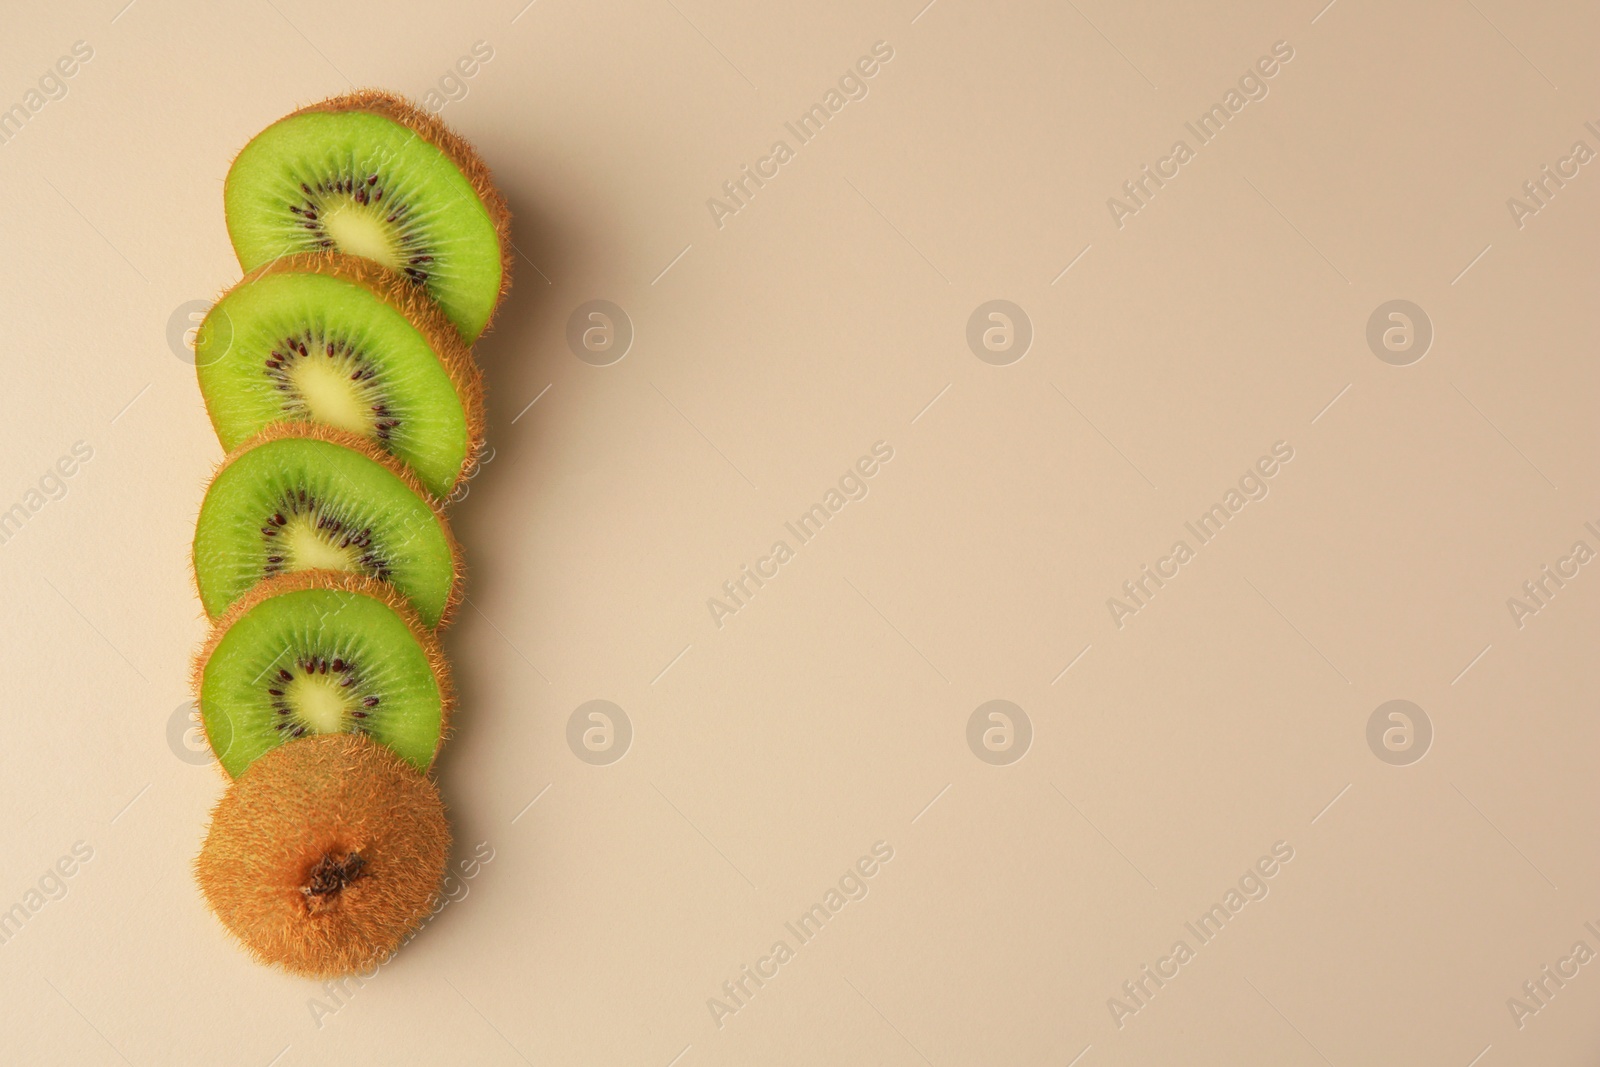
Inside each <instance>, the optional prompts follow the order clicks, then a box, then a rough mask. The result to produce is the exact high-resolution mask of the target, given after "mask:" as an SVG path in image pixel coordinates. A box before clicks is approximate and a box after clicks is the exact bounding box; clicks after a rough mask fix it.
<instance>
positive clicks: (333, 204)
mask: <svg viewBox="0 0 1600 1067" xmlns="http://www.w3.org/2000/svg"><path fill="white" fill-rule="evenodd" d="M330 103H332V102H330ZM419 124H420V123H419ZM479 167H481V164H479ZM475 176H476V175H475ZM484 180H486V178H485V179H484ZM497 195H498V194H494V196H495V197H496V198H497ZM223 202H224V209H225V212H226V218H227V224H228V233H229V235H230V236H231V237H232V239H233V247H234V251H235V252H236V253H237V254H238V256H239V263H240V264H241V265H242V266H243V267H244V269H245V270H247V271H248V270H253V269H254V268H255V267H257V266H259V265H261V264H262V263H266V262H268V261H269V260H272V259H276V258H278V257H279V256H283V255H287V254H289V253H292V252H316V251H324V250H329V249H337V250H338V251H341V252H344V253H347V254H349V255H356V256H362V257H365V258H367V259H370V260H373V261H375V262H377V263H380V264H382V265H383V266H385V267H387V268H389V269H390V270H392V271H396V272H398V273H400V274H402V275H404V276H405V277H406V278H408V279H410V280H411V282H412V283H414V284H415V285H418V286H421V287H423V288H425V289H426V290H427V291H428V293H429V294H431V295H432V297H433V298H434V299H435V300H437V301H438V303H439V306H440V307H441V308H443V309H444V313H445V314H446V315H447V316H448V317H449V319H450V321H451V322H453V323H455V325H456V328H457V329H458V330H460V331H461V336H462V337H463V338H464V339H465V340H466V341H467V343H468V344H471V343H472V342H473V341H475V340H477V338H478V335H479V334H481V333H482V332H483V330H484V327H485V326H486V325H487V324H488V322H489V319H490V317H491V316H492V315H493V313H494V309H495V305H496V304H497V303H498V302H499V299H500V293H501V291H502V289H503V287H504V282H505V274H504V263H503V259H502V257H503V250H502V245H501V239H500V231H499V228H498V227H497V225H496V218H495V216H494V215H492V214H491V207H490V205H486V204H485V202H484V200H483V199H482V198H481V197H480V196H479V192H478V189H477V188H475V185H474V181H473V178H472V177H469V175H468V174H466V173H463V171H462V169H461V168H460V167H458V166H457V164H456V162H455V161H453V160H452V159H451V157H450V156H449V155H447V154H446V153H445V152H444V151H443V150H441V147H440V146H439V145H437V144H435V143H433V142H432V141H430V140H429V139H428V138H427V137H425V136H423V135H421V134H419V132H417V130H415V129H413V128H411V127H409V126H407V125H405V124H404V123H402V122H400V121H396V119H395V118H393V117H390V115H389V114H384V113H380V112H379V111H378V110H359V109H356V110H319V109H316V108H312V109H307V110H304V111H300V112H296V113H295V114H292V115H290V116H288V117H287V118H284V119H281V120H279V121H278V122H276V123H274V124H273V125H271V126H269V127H267V128H266V129H265V130H264V131H262V132H261V133H260V134H258V135H257V136H256V138H255V139H254V140H252V141H251V142H250V143H249V144H248V145H246V146H245V148H244V150H243V151H242V152H240V153H239V155H238V157H237V158H236V159H235V160H234V161H233V166H232V168H230V169H229V171H228V177H227V181H226V183H225V185H224V187H223ZM495 206H497V207H498V204H496V205H495Z"/></svg>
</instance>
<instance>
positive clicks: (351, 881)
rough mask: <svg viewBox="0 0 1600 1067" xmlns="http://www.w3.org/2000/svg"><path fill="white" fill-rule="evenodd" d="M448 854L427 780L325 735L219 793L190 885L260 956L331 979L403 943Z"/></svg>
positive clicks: (429, 903) (379, 753) (435, 889)
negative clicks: (195, 884) (196, 884)
mask: <svg viewBox="0 0 1600 1067" xmlns="http://www.w3.org/2000/svg"><path fill="white" fill-rule="evenodd" d="M449 853H450V824H449V822H448V821H446V819H445V812H444V804H443V803H442V802H441V801H440V799H439V790H438V789H437V788H436V787H435V786H434V784H433V783H432V782H431V781H429V780H428V779H427V778H426V777H425V776H423V775H421V774H418V773H417V771H416V770H415V769H414V768H412V767H411V766H410V765H409V764H407V763H406V762H405V761H404V760H401V759H400V758H399V757H398V756H396V755H395V754H394V753H393V752H391V751H389V750H388V749H386V748H384V747H383V746H382V745H378V744H374V743H373V742H372V741H370V740H368V739H366V738H363V737H356V736H352V735H349V734H333V735H328V736H322V737H306V738H302V739H300V740H298V741H295V742H293V743H292V744H287V745H282V746H280V747H278V748H276V749H274V750H273V751H271V752H269V753H267V754H266V755H264V756H262V757H261V758H260V759H259V760H257V761H256V762H255V763H254V764H252V765H251V767H250V771H249V773H247V774H245V775H244V776H243V777H242V778H240V779H239V780H238V781H237V782H235V783H234V784H233V785H232V787H230V788H229V789H228V791H227V792H226V793H225V794H223V797H222V800H221V801H220V802H219V803H218V804H217V807H216V810H215V811H214V812H213V813H212V815H211V827H210V829H209V830H207V832H206V840H205V844H204V845H202V846H201V849H200V855H199V856H198V857H197V858H196V860H195V878H196V880H197V881H198V882H199V883H200V890H201V892H202V893H204V894H205V898H206V903H207V904H209V905H210V906H211V910H212V911H213V912H215V913H216V915H217V918H219V919H220V920H222V924H223V926H225V927H227V929H228V931H229V932H230V933H232V934H233V935H234V936H235V937H237V938H238V939H239V940H240V941H241V942H243V944H244V946H245V948H246V949H248V950H249V951H250V953H251V954H252V955H254V956H255V957H256V958H257V959H259V960H261V961H262V962H263V963H270V964H276V965H278V966H280V967H283V968H284V969H285V970H288V971H291V972H293V973H295V974H299V975H304V976H307V977H313V978H333V977H338V976H340V975H346V974H353V973H355V972H358V971H359V972H370V971H371V970H372V969H373V968H375V967H376V966H377V965H378V964H380V963H382V962H383V961H384V960H385V959H387V958H388V957H389V956H391V955H393V954H394V952H395V951H396V950H397V949H399V948H400V946H401V945H403V944H404V943H405V942H406V941H407V940H408V939H409V937H410V935H411V934H412V933H413V932H414V931H415V930H416V929H417V928H418V927H419V926H420V925H421V924H422V922H423V920H424V919H426V918H427V916H428V914H429V912H430V911H431V910H432V907H433V905H434V902H435V901H436V900H437V899H438V894H439V888H440V885H441V884H442V882H443V880H444V871H445V864H446V862H447V860H448V858H449Z"/></svg>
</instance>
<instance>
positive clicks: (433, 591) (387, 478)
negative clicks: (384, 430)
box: [194, 423, 461, 629]
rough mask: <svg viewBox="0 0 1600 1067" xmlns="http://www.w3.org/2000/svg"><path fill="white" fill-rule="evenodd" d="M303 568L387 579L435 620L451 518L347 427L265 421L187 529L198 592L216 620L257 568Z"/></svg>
mask: <svg viewBox="0 0 1600 1067" xmlns="http://www.w3.org/2000/svg"><path fill="white" fill-rule="evenodd" d="M312 569H322V570H334V571H349V572H352V573H356V574H365V575H368V576H369V577H372V578H378V579H381V580H382V581H385V582H388V583H389V584H390V585H392V586H394V588H395V590H396V591H397V592H399V593H400V594H401V595H402V596H404V597H406V598H407V599H408V600H410V601H411V606H412V607H413V608H415V609H416V612H417V615H418V616H419V617H420V618H421V619H422V622H423V624H424V625H425V626H428V627H430V628H434V629H437V628H438V627H439V626H440V625H441V624H443V623H444V622H446V621H448V617H449V615H450V614H451V611H452V609H454V607H455V604H456V598H457V596H458V591H459V586H460V582H461V566H460V563H459V554H458V552H457V548H456V544H455V539H454V538H453V537H451V535H450V526H449V523H448V522H447V521H446V519H445V517H444V515H443V513H441V512H440V511H439V509H438V508H437V506H436V505H434V504H433V503H432V502H430V501H429V499H428V497H427V495H426V494H425V493H423V491H422V486H421V484H420V483H418V482H417V480H416V478H415V476H413V475H412V474H411V472H410V471H409V470H407V469H406V468H405V467H402V466H401V465H400V464H398V463H396V462H395V461H394V460H393V459H391V458H390V457H389V456H388V455H386V454H385V453H383V452H380V451H378V450H377V449H376V448H373V447H372V446H371V445H370V444H368V443H367V442H366V441H365V440H363V439H362V438H360V437H357V436H355V435H354V434H348V433H344V432H342V431H340V430H330V429H328V428H326V427H323V426H317V425H313V424H309V423H274V424H273V425H272V426H269V427H268V428H267V429H266V430H264V431H262V432H261V433H259V434H257V435H256V436H255V437H253V438H251V439H250V440H248V441H246V442H245V443H244V444H243V445H241V446H240V447H239V449H238V450H237V451H235V452H234V453H233V454H232V455H230V456H229V457H228V458H227V459H226V460H224V461H223V463H222V467H221V468H220V469H219V470H218V471H217V473H216V476H215V477H214V478H213V479H212V480H211V486H210V488H208V489H207V490H206V497H205V501H204V502H203V503H202V504H201V505H200V520H199V522H198V523H197V524H196V528H195V534H194V575H195V584H196V585H197V586H198V587H199V590H200V603H201V604H202V606H204V608H205V611H206V615H207V616H209V617H210V618H211V619H212V620H213V621H215V620H216V619H217V618H218V617H220V616H221V615H222V614H223V612H225V611H227V610H228V607H229V605H231V604H232V603H233V602H234V601H235V600H238V599H239V597H241V596H243V595H244V594H245V593H247V592H249V591H250V588H251V587H252V586H254V585H255V584H256V583H257V582H258V581H260V580H261V579H262V578H270V577H272V576H273V575H276V574H287V573H291V572H294V571H303V570H312Z"/></svg>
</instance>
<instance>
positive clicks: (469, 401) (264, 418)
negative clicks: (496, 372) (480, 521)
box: [194, 253, 483, 498]
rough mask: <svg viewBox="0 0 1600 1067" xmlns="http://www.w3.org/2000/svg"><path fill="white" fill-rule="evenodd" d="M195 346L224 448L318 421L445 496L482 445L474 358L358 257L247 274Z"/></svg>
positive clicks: (402, 288) (419, 301) (439, 319)
mask: <svg viewBox="0 0 1600 1067" xmlns="http://www.w3.org/2000/svg"><path fill="white" fill-rule="evenodd" d="M194 350H195V367H196V372H197V374H198V375H199V378H200V392H201V393H202V394H203V395H204V397H205V401H206V410H207V412H208V413H209V414H210V416H211V424H212V426H214V427H215V428H216V431H217V437H218V438H219V439H220V440H221V441H222V447H223V448H226V449H228V450H229V451H232V450H233V449H235V448H238V447H239V445H240V444H242V443H243V442H244V440H245V439H246V438H247V437H249V436H251V435H252V434H254V433H257V432H259V431H260V430H261V429H262V428H263V427H265V426H266V425H267V424H269V423H272V422H276V421H279V420H284V419H287V420H303V421H308V422H317V423H321V424H323V425H326V426H332V427H334V428H335V429H340V430H347V431H349V432H351V433H355V434H360V435H361V436H363V437H366V438H368V439H369V440H371V441H372V442H373V443H374V444H376V445H377V446H378V447H379V448H382V449H383V450H384V451H386V452H389V453H391V454H392V455H394V456H396V457H398V458H399V459H400V460H401V461H402V462H404V463H405V464H407V465H408V466H410V467H411V469H412V470H414V471H416V472H417V477H418V478H420V479H421V480H422V484H423V485H424V486H426V487H427V489H428V492H430V493H432V494H433V495H434V496H437V497H441V498H442V497H444V496H447V495H448V494H449V492H450V490H451V489H452V488H453V487H454V486H455V484H456V481H457V479H459V478H460V477H461V475H462V472H463V471H465V470H466V469H467V468H468V467H469V466H470V464H471V463H472V461H473V459H474V457H475V456H476V455H477V451H478V449H479V448H480V447H481V446H482V444H483V384H482V378H481V376H480V374H479V372H478V367H477V364H476V363H474V362H473V359H472V354H471V352H469V351H468V350H467V347H466V345H464V344H463V343H462V341H461V338H460V337H459V336H458V335H457V334H456V332H455V329H454V328H453V327H452V326H451V325H450V323H449V322H448V321H447V320H446V319H445V318H444V316H443V315H441V314H440V313H439V310H438V308H436V307H434V306H433V304H432V302H431V301H429V300H428V299H427V297H426V296H425V295H424V294H422V293H420V292H418V291H417V290H415V289H413V288H411V287H410V286H408V285H406V284H405V283H404V282H401V281H398V280H396V279H395V277H394V276H393V275H392V274H389V273H388V272H387V271H384V270H383V269H382V268H379V267H377V266H375V265H373V264H372V263H370V262H368V261H367V260H364V259H359V258H356V257H354V256H342V255H339V254H337V253H324V254H320V255H315V254H312V255H296V256H290V257H288V258H286V259H281V260H276V261H274V262H272V263H269V264H267V265H265V266H263V267H260V268H258V269H257V270H254V271H251V272H250V273H249V274H248V275H246V276H245V278H244V280H243V281H241V282H239V284H237V285H235V286H234V287H233V288H232V289H230V290H228V292H226V293H224V294H223V296H222V298H221V299H220V300H218V301H217V303H216V305H215V306H214V307H212V309H211V311H210V312H209V313H208V314H207V315H206V317H205V320H204V321H203V322H201V324H200V329H199V330H198V331H197V332H196V334H195V349H194Z"/></svg>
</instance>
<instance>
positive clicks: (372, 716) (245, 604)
mask: <svg viewBox="0 0 1600 1067" xmlns="http://www.w3.org/2000/svg"><path fill="white" fill-rule="evenodd" d="M194 683H195V692H196V694H197V698H198V701H199V704H200V721H201V723H202V724H203V725H204V726H205V731H206V740H207V741H208V742H209V743H210V745H211V751H212V752H213V753H214V754H215V755H216V757H217V761H218V762H219V763H221V764H222V769H223V770H225V771H227V772H228V775H229V776H230V777H232V778H237V777H239V775H241V774H243V773H244V771H245V768H247V767H249V766H250V764H251V763H252V762H253V761H254V760H255V759H256V758H257V757H259V756H261V755H262V754H263V753H266V752H269V751H271V750H272V749H273V748H276V747H277V746H279V745H281V744H284V743H286V742H289V741H292V740H294V739H295V738H300V737H305V736H307V735H310V734H335V733H353V734H364V735H366V736H368V737H371V738H372V739H373V740H375V741H379V742H381V743H383V744H385V745H388V746H389V747H390V748H392V749H394V751H395V752H396V753H397V754H398V755H399V756H400V757H401V758H402V759H404V760H405V761H406V762H407V763H410V764H411V765H412V766H413V767H415V768H417V769H418V770H419V771H426V770H427V769H428V767H429V766H431V765H432V763H433V757H434V754H435V753H436V752H437V751H438V750H439V745H440V744H441V743H442V742H443V740H444V735H445V730H446V728H447V726H448V725H449V719H450V710H451V707H452V705H453V704H454V700H455V698H454V694H453V692H452V690H451V686H450V667H449V665H448V664H447V663H446V662H445V658H444V655H443V654H442V653H441V652H440V651H439V646H438V644H437V643H436V642H435V641H434V639H433V635H432V634H430V633H429V632H428V631H427V630H426V629H425V628H424V627H423V626H422V622H421V620H420V619H418V618H417V615H416V613H415V612H413V611H412V610H411V608H410V606H409V605H407V604H406V602H405V601H404V600H402V599H401V598H400V597H399V596H398V595H397V594H396V593H395V592H394V590H393V588H392V587H390V586H389V585H387V584H385V583H383V582H379V581H376V580H375V579H372V578H368V577H365V576H363V575H357V574H342V573H339V572H337V571H296V572H294V573H292V574H284V575H279V576H278V577H275V578H266V579H263V580H262V581H261V582H259V583H257V585H256V586H255V588H253V589H251V590H250V592H248V593H246V594H245V595H244V596H242V597H240V598H239V599H238V600H236V601H234V603H233V606H232V607H231V608H229V609H228V610H227V612H225V613H224V614H223V616H222V618H221V619H220V620H219V621H218V622H217V625H216V627H215V628H214V629H213V630H212V632H211V636H210V638H209V639H208V640H207V641H206V643H205V645H204V646H203V647H202V648H201V649H200V652H199V654H198V655H196V657H195V667H194Z"/></svg>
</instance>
